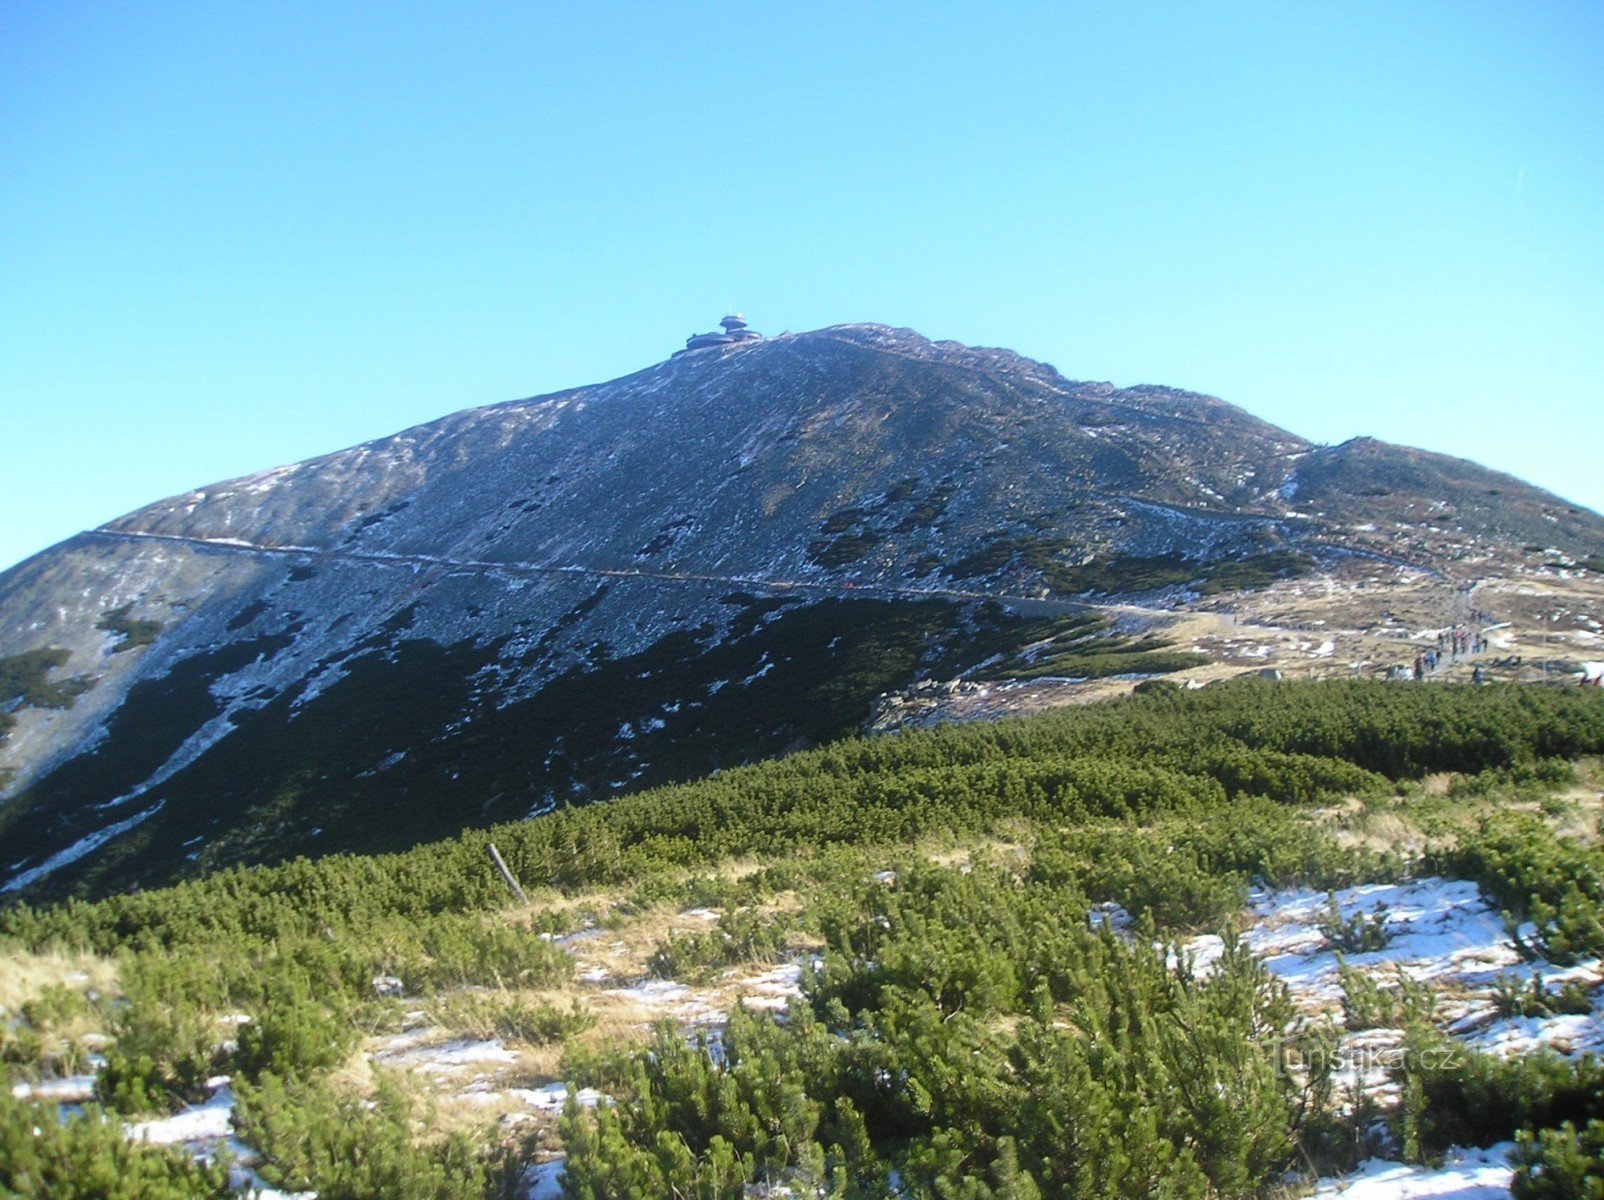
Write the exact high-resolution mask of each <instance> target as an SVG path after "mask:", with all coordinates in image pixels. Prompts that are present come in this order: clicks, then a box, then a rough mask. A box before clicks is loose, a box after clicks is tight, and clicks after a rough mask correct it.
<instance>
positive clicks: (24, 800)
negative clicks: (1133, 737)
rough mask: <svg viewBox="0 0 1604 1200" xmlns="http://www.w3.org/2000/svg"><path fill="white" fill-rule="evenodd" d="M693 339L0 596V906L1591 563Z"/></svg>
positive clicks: (354, 454) (979, 400) (1283, 453)
mask: <svg viewBox="0 0 1604 1200" xmlns="http://www.w3.org/2000/svg"><path fill="white" fill-rule="evenodd" d="M729 320H734V321H735V322H736V323H737V324H736V327H735V328H734V330H733V333H732V332H731V326H730V324H729ZM725 328H726V333H725V334H724V335H699V336H705V337H707V338H711V339H713V340H711V341H708V342H706V343H705V344H704V345H701V346H697V347H695V348H693V349H689V350H687V351H682V352H680V353H678V354H676V355H675V356H673V357H672V358H670V359H669V360H667V361H665V362H662V363H659V364H657V365H655V366H652V367H649V368H647V369H646V370H643V371H640V372H637V373H636V374H633V375H629V376H626V377H624V378H622V379H618V380H614V381H612V382H610V383H605V384H599V385H596V386H593V387H585V388H578V389H574V390H572V391H566V392H561V393H557V394H555V395H550V396H542V397H536V398H533V399H529V400H519V401H513V402H510V403H504V404H498V405H492V406H489V407H484V408H474V409H468V410H466V411H463V412H459V413H456V414H454V415H452V416H449V417H445V418H443V419H441V420H439V421H435V422H433V423H430V424H427V425H422V426H418V427H416V428H413V429H408V430H405V431H403V432H401V433H398V434H395V435H394V436H391V437H388V438H383V439H381V440H378V441H374V442H369V443H366V444H364V445H361V446H357V447H354V448H352V449H350V450H344V451H340V452H338V453H335V454H330V455H326V456H323V457H321V458H315V459H311V460H308V461H306V462H302V463H297V464H294V465H291V466H286V467H279V468H276V469H273V470H268V471H263V472H261V473H259V474H256V475H251V476H247V477H245V478H243V479H236V480H230V481H227V482H224V483H219V484H215V485H212V486H209V487H205V488H201V489H198V490H196V491H193V492H189V493H186V494H184V495H182V496H176V497H173V498H171V499H168V500H164V501H161V502H159V503H157V504H153V505H151V506H149V507H147V508H143V509H140V510H139V511H137V512H134V513H131V514H129V515H127V516H125V517H121V518H119V519H117V520H115V521H112V522H110V523H108V524H107V525H105V526H103V527H101V528H99V529H96V530H92V531H89V532H86V533H83V534H80V535H79V536H77V537H75V538H72V539H70V540H68V541H66V542H63V543H61V544H60V545H58V546H55V547H53V548H52V549H50V550H47V551H45V552H44V553H42V554H40V555H37V556H35V557H34V558H32V559H30V560H28V561H27V562H25V563H23V564H21V565H19V566H17V567H15V568H13V569H12V570H10V571H8V572H6V573H5V574H4V575H0V739H3V740H0V772H3V783H4V789H5V790H4V792H3V793H0V837H3V838H4V840H5V844H6V846H7V847H8V852H7V861H6V862H4V863H0V886H3V887H4V888H5V889H6V890H8V891H13V892H15V891H21V890H24V889H27V890H29V891H31V892H34V891H43V892H46V893H48V892H61V891H85V892H98V891H104V890H106V889H108V888H111V887H115V886H121V885H124V884H128V883H132V882H141V883H147V882H153V881H158V880H162V879H167V878H171V877H174V876H177V875H181V874H184V873H189V872H195V871H200V870H205V869H210V868H214V867H217V866H221V865H225V864H228V863H236V862H255V861H267V860H273V859H277V858H281V857H283V856H285V855H289V854H297V853H326V852H330V851H334V850H351V849H363V850H370V849H383V848H399V847H403V846H407V845H411V844H413V843H415V842H417V841H419V840H421V839H424V838H427V837H434V836H439V835H441V834H443V833H447V832H451V831H454V830H456V829H459V828H461V827H463V826H466V825H474V824H484V823H488V822H491V821H495V820H506V819H510V818H514V817H518V816H522V815H525V814H529V813H533V812H539V811H544V810H545V809H547V808H550V807H552V806H554V805H558V804H564V803H572V802H581V801H584V800H588V799H592V798H596V797H600V796H605V795H608V794H612V793H614V792H617V791H620V790H624V789H633V788H636V787H641V786H645V785H647V784H650V783H658V782H663V781H666V780H672V779H677V778H686V777H690V776H692V775H699V774H703V773H705V772H707V771H709V770H713V769H717V768H719V767H722V766H727V765H732V764H736V763H740V762H744V761H748V760H750V759H752V758H755V757H758V756H761V755H767V754H772V753H776V752H779V751H782V750H784V749H786V748H787V747H790V746H794V745H799V744H807V743H809V742H812V741H817V740H819V739H822V738H826V737H831V736H835V735H837V734H839V733H841V732H844V731H847V730H850V729H852V728H855V727H856V726H857V725H858V724H859V723H860V722H861V721H862V720H863V719H864V717H865V716H866V715H867V712H868V708H869V705H870V703H871V702H872V701H873V699H874V697H875V696H876V695H878V694H879V693H881V692H884V691H888V690H894V689H897V688H901V687H904V686H906V685H908V684H909V683H912V682H914V681H915V680H918V679H920V678H927V677H938V678H950V677H952V676H954V675H958V674H962V673H965V672H969V671H973V670H974V669H976V668H977V666H978V665H979V664H982V663H985V662H988V661H994V660H996V659H997V656H998V655H1003V656H1004V657H1006V655H1007V654H1008V653H1010V652H1012V651H1013V650H1015V649H1017V648H1018V647H1019V646H1020V645H1021V644H1023V641H1024V640H1026V639H1030V638H1039V637H1041V636H1043V635H1044V633H1045V634H1047V635H1050V636H1062V635H1063V634H1064V632H1065V630H1066V629H1069V628H1073V629H1074V630H1075V631H1076V636H1081V635H1085V636H1088V637H1089V636H1092V635H1094V634H1095V635H1098V636H1102V635H1105V634H1109V635H1112V634H1113V632H1114V631H1112V630H1111V629H1103V628H1100V627H1099V628H1094V624H1093V623H1092V621H1091V618H1090V617H1089V616H1087V612H1088V611H1089V610H1088V609H1087V608H1086V606H1085V604H1084V603H1083V601H1085V600H1086V599H1087V598H1088V597H1090V598H1092V599H1096V598H1097V597H1099V596H1102V597H1107V596H1110V595H1115V594H1128V593H1131V592H1133V591H1141V590H1144V589H1152V588H1154V587H1165V586H1167V587H1170V588H1172V589H1178V590H1179V592H1180V593H1183V594H1184V593H1186V591H1187V589H1189V588H1190V589H1192V591H1193V592H1194V593H1195V591H1196V590H1197V589H1199V588H1208V587H1214V588H1220V587H1234V586H1241V585H1245V584H1251V583H1252V582H1254V581H1261V582H1262V581H1264V580H1267V579H1269V578H1273V577H1274V576H1275V575H1277V574H1285V573H1287V572H1288V571H1297V570H1308V569H1313V568H1315V567H1318V566H1319V565H1321V564H1329V563H1331V562H1335V561H1338V560H1341V559H1344V558H1352V557H1354V556H1371V557H1383V558H1386V559H1389V560H1392V561H1399V562H1405V563H1410V564H1414V565H1417V566H1420V567H1422V568H1426V569H1433V570H1441V569H1445V568H1446V567H1448V566H1450V565H1453V564H1458V565H1459V566H1464V567H1467V568H1474V567H1475V566H1476V565H1477V564H1482V565H1484V566H1486V565H1489V564H1490V565H1492V566H1493V567H1496V566H1497V565H1498V564H1503V563H1508V562H1509V561H1510V560H1511V557H1512V556H1518V555H1519V553H1520V551H1519V550H1518V548H1519V547H1522V546H1528V545H1531V546H1535V547H1539V548H1550V547H1552V548H1555V549H1557V550H1558V551H1560V552H1561V553H1563V554H1566V555H1571V556H1575V557H1584V556H1587V555H1591V554H1598V553H1599V552H1600V551H1604V521H1601V520H1600V518H1599V517H1598V516H1596V515H1595V514H1593V513H1590V512H1587V511H1585V510H1581V509H1578V508H1575V507H1573V506H1570V505H1568V504H1566V503H1565V502H1564V501H1562V500H1560V499H1558V498H1556V497H1554V496H1552V495H1549V494H1547V493H1544V492H1541V491H1539V490H1537V489H1535V488H1532V487H1530V486H1529V485H1527V484H1524V483H1521V482H1520V481H1518V480H1515V479H1512V478H1510V477H1508V476H1504V475H1499V474H1496V473H1494V472H1491V471H1487V470H1485V469H1483V468H1481V467H1479V466H1476V465H1474V464H1472V463H1468V462H1463V461H1459V460H1454V459H1449V458H1445V457H1442V456H1439V455H1434V454H1429V453H1426V452H1424V451H1418V450H1409V449H1404V448H1400V447H1394V446H1388V445H1386V444H1384V443H1380V442H1376V441H1373V440H1370V439H1359V440H1356V441H1353V442H1348V443H1344V444H1343V445H1341V446H1336V447H1318V446H1314V445H1311V444H1310V443H1308V442H1306V441H1304V440H1303V439H1301V438H1299V437H1296V436H1295V435H1293V434H1290V433H1287V432H1286V431H1284V430H1281V429H1277V428H1275V427H1274V426H1271V425H1269V424H1267V423H1265V422H1263V421H1260V420H1257V419H1255V418H1254V417H1252V416H1250V415H1248V414H1247V413H1245V412H1243V411H1241V410H1240V409H1237V408H1234V407H1232V406H1231V405H1229V404H1226V403H1224V402H1222V401H1220V400H1216V399H1213V398H1210V397H1207V396H1201V395H1197V394H1194V393H1190V392H1184V391H1177V390H1174V389H1170V388H1161V387H1136V388H1123V389H1121V388H1115V387H1112V386H1110V385H1109V384H1106V383H1085V382H1074V381H1071V380H1067V379H1065V378H1063V377H1062V376H1061V375H1059V374H1058V372H1057V371H1055V370H1054V369H1053V368H1052V367H1050V366H1048V365H1046V364H1044V363H1039V362H1035V361H1032V360H1030V359H1028V358H1024V357H1022V356H1020V355H1018V354H1015V353H1013V352H1010V351H1006V350H991V349H979V348H972V347H967V346H962V345H959V344H957V343H953V342H931V341H928V340H926V339H925V338H922V337H920V336H918V335H917V334H915V333H913V332H911V331H909V330H905V329H892V328H888V327H886V326H881V325H844V326H837V327H834V328H829V329H823V330H818V331H816V332H812V333H804V334H781V335H779V336H774V337H769V338H759V337H757V336H756V335H751V334H750V331H748V330H746V328H745V324H744V321H743V320H741V319H740V318H731V319H728V320H727V321H726V325H725ZM736 334H739V335H741V336H735V335H736ZM721 339H723V340H721ZM696 340H697V339H695V338H693V339H692V341H693V342H694V341H696ZM1044 623H1045V624H1044ZM1118 641H1119V639H1118V638H1117V637H1115V639H1114V642H1113V643H1110V645H1115V644H1118ZM1123 648H1124V649H1137V650H1144V647H1143V646H1141V645H1134V646H1132V645H1126V646H1124V647H1123ZM1144 661H1148V665H1149V666H1152V667H1161V666H1162V663H1160V662H1159V661H1157V660H1144Z"/></svg>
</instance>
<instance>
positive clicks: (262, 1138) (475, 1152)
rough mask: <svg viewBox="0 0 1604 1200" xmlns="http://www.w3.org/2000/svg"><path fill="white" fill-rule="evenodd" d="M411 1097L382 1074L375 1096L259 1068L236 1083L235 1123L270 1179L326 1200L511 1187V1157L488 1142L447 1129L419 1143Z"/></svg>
mask: <svg viewBox="0 0 1604 1200" xmlns="http://www.w3.org/2000/svg"><path fill="white" fill-rule="evenodd" d="M413 1116H414V1113H413V1103H412V1101H411V1099H410V1098H409V1097H408V1095H407V1093H406V1092H405V1090H404V1089H403V1088H402V1086H401V1085H400V1084H399V1083H398V1082H397V1081H396V1080H394V1079H392V1078H389V1077H386V1076H381V1078H380V1080H379V1083H378V1087H377V1090H376V1091H375V1093H374V1095H373V1097H372V1099H370V1100H364V1099H361V1098H360V1097H347V1096H341V1095H339V1094H338V1093H337V1092H335V1091H334V1090H332V1089H331V1088H329V1087H328V1086H327V1085H325V1084H320V1083H316V1082H313V1081H310V1080H290V1081H287V1080H283V1079H280V1078H279V1077H278V1076H276V1075H272V1074H266V1075H263V1076H262V1078H261V1080H260V1081H259V1082H258V1083H255V1084H251V1083H241V1084H240V1085H239V1086H238V1087H237V1088H236V1095H235V1109H234V1128H235V1130H236V1131H237V1132H238V1134H239V1136H240V1138H241V1140H243V1141H244V1142H245V1143H246V1144H248V1145H250V1146H252V1147H253V1148H255V1149H256V1150H257V1151H259V1152H260V1153H261V1155H262V1164H261V1166H259V1167H258V1168H257V1170H258V1173H259V1174H260V1175H261V1176H262V1178H263V1179H264V1180H266V1181H267V1182H268V1183H269V1184H271V1185H273V1186H274V1187H278V1188H284V1189H288V1190H292V1191H316V1192H317V1193H318V1195H319V1196H320V1197H322V1200H481V1198H483V1197H489V1196H500V1195H507V1194H509V1193H510V1190H511V1187H512V1183H513V1181H514V1179H515V1177H516V1163H515V1162H514V1161H513V1160H512V1158H511V1157H510V1156H508V1155H507V1154H506V1153H505V1152H504V1151H502V1150H500V1149H498V1148H496V1146H495V1143H494V1141H493V1140H491V1141H489V1142H488V1143H487V1144H480V1143H476V1141H475V1139H472V1138H470V1137H469V1136H467V1135H466V1134H460V1133H459V1134H453V1135H451V1136H449V1137H446V1138H443V1139H441V1140H439V1141H435V1142H423V1143H420V1142H418V1141H416V1140H415V1138H414V1135H413Z"/></svg>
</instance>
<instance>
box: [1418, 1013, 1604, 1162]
mask: <svg viewBox="0 0 1604 1200" xmlns="http://www.w3.org/2000/svg"><path fill="white" fill-rule="evenodd" d="M1396 1075H1397V1076H1398V1078H1399V1081H1400V1082H1401V1083H1402V1085H1403V1092H1404V1103H1403V1105H1402V1108H1401V1110H1400V1113H1399V1118H1398V1119H1399V1123H1400V1132H1401V1133H1402V1141H1403V1143H1404V1148H1405V1151H1406V1153H1408V1154H1410V1155H1411V1156H1412V1157H1416V1158H1420V1157H1424V1156H1429V1155H1434V1154H1440V1153H1441V1152H1442V1151H1443V1150H1445V1149H1447V1148H1448V1147H1449V1146H1455V1145H1457V1146H1490V1145H1492V1144H1493V1143H1494V1142H1501V1141H1506V1140H1508V1139H1509V1138H1511V1137H1513V1136H1514V1135H1515V1132H1516V1131H1517V1130H1520V1129H1547V1128H1551V1127H1555V1126H1558V1125H1560V1124H1562V1123H1563V1122H1566V1121H1570V1122H1572V1123H1573V1124H1576V1125H1578V1126H1580V1125H1583V1124H1586V1123H1587V1122H1588V1121H1590V1120H1592V1119H1594V1118H1599V1119H1604V1065H1600V1063H1599V1062H1598V1060H1597V1059H1595V1058H1594V1057H1593V1056H1592V1055H1583V1056H1582V1057H1581V1058H1578V1059H1566V1058H1561V1057H1560V1056H1559V1055H1557V1054H1555V1053H1553V1052H1552V1051H1549V1050H1539V1051H1537V1052H1536V1053H1533V1054H1527V1055H1523V1056H1520V1057H1516V1058H1502V1057H1500V1056H1497V1055H1493V1054H1486V1053H1482V1052H1481V1051H1477V1050H1473V1049H1471V1048H1469V1047H1467V1046H1464V1045H1462V1044H1460V1043H1458V1042H1454V1041H1452V1040H1450V1039H1449V1038H1447V1037H1445V1036H1443V1035H1442V1034H1440V1033H1437V1032H1435V1031H1433V1030H1428V1029H1417V1030H1415V1031H1413V1032H1411V1033H1410V1035H1409V1036H1408V1037H1407V1038H1406V1039H1405V1042H1404V1053H1403V1055H1402V1056H1401V1066H1400V1067H1399V1069H1398V1071H1397V1072H1396Z"/></svg>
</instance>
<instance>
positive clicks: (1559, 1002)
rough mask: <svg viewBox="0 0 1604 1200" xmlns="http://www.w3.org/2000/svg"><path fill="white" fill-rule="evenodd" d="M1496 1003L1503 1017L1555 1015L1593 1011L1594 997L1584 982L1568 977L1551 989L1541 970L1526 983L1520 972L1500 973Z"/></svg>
mask: <svg viewBox="0 0 1604 1200" xmlns="http://www.w3.org/2000/svg"><path fill="white" fill-rule="evenodd" d="M1492 1000H1493V1007H1494V1009H1495V1010H1496V1011H1497V1012H1498V1015H1499V1016H1501V1017H1555V1016H1561V1015H1566V1014H1568V1015H1573V1016H1575V1015H1581V1014H1584V1013H1590V1012H1592V1011H1593V998H1592V996H1591V995H1590V994H1589V993H1588V989H1587V987H1586V985H1585V984H1583V983H1582V982H1581V981H1579V980H1575V979H1572V980H1569V981H1567V982H1566V983H1564V984H1562V985H1561V986H1560V988H1559V990H1558V991H1550V990H1549V989H1548V988H1547V987H1546V986H1545V985H1544V983H1543V977H1542V975H1541V974H1535V973H1534V974H1533V975H1532V977H1531V978H1530V979H1528V980H1526V981H1525V982H1524V983H1523V982H1521V979H1520V977H1519V976H1518V975H1500V976H1499V977H1498V978H1497V979H1495V980H1493V992H1492Z"/></svg>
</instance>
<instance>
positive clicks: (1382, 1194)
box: [1312, 1142, 1515, 1200]
mask: <svg viewBox="0 0 1604 1200" xmlns="http://www.w3.org/2000/svg"><path fill="white" fill-rule="evenodd" d="M1514 1148H1515V1145H1514V1143H1513V1142H1500V1143H1499V1144H1498V1145H1496V1146H1492V1147H1490V1148H1488V1149H1486V1150H1459V1149H1454V1150H1450V1151H1449V1152H1448V1154H1447V1156H1446V1157H1445V1158H1444V1160H1443V1165H1442V1166H1440V1167H1437V1168H1436V1169H1432V1168H1428V1167H1412V1166H1408V1165H1406V1164H1404V1163H1396V1162H1384V1161H1382V1160H1380V1159H1371V1160H1370V1161H1369V1162H1367V1163H1362V1164H1361V1165H1360V1167H1359V1169H1358V1170H1357V1171H1355V1172H1354V1173H1353V1174H1352V1175H1345V1176H1343V1177H1342V1178H1341V1179H1322V1180H1321V1181H1320V1184H1319V1187H1318V1190H1316V1192H1315V1193H1314V1196H1313V1198H1312V1200H1338V1198H1339V1197H1340V1198H1341V1200H1419V1198H1423V1197H1428V1196H1441V1197H1445V1198H1451V1200H1509V1196H1510V1190H1509V1184H1510V1180H1511V1178H1512V1177H1513V1175H1514V1172H1513V1171H1512V1170H1511V1168H1510V1166H1509V1154H1510V1151H1512V1150H1513V1149H1514Z"/></svg>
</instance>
